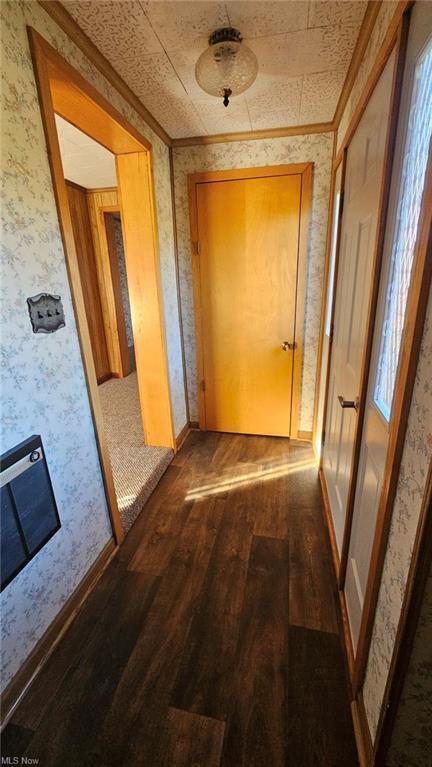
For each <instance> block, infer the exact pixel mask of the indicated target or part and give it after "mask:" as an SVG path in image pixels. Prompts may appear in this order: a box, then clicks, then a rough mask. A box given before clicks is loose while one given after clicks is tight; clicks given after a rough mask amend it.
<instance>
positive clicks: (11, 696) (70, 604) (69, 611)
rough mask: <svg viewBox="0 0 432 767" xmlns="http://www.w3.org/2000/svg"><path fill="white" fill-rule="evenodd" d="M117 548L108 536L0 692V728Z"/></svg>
mask: <svg viewBox="0 0 432 767" xmlns="http://www.w3.org/2000/svg"><path fill="white" fill-rule="evenodd" d="M117 548H118V546H116V544H115V541H114V538H110V540H109V541H108V543H107V544H106V546H105V547H104V548H103V549H102V551H101V553H100V554H99V556H98V557H97V559H96V561H95V562H93V564H92V566H91V567H90V569H89V570H88V572H87V573H86V575H85V576H84V578H83V579H82V581H81V582H80V583H79V585H78V586H77V588H76V589H75V591H74V592H73V594H72V595H71V596H70V597H69V599H68V600H67V602H66V603H65V604H64V605H63V607H62V609H61V610H60V612H59V613H58V614H57V615H56V617H55V618H54V620H53V622H52V623H51V624H50V625H49V626H48V628H47V630H46V631H45V633H44V634H43V636H42V637H41V638H40V639H39V641H38V642H37V644H36V645H35V647H34V648H33V650H32V652H31V653H30V655H29V656H28V658H27V659H26V660H25V661H24V663H23V665H22V666H21V668H20V670H19V671H18V672H17V673H16V674H15V676H14V677H13V679H12V680H11V681H10V682H9V684H8V686H7V687H6V688H5V690H4V692H3V693H2V696H1V710H2V725H1V729H3V728H4V727H5V726H6V724H7V723H8V721H9V719H10V717H11V716H12V714H13V712H14V711H15V709H16V707H17V706H18V704H19V702H20V700H21V698H22V697H23V695H24V694H25V693H26V692H27V690H28V688H29V687H30V685H31V684H32V683H33V681H34V680H35V679H36V677H37V675H38V674H39V672H40V671H41V669H42V668H43V666H44V665H45V663H46V662H47V660H48V658H49V657H50V655H51V653H52V652H53V650H54V648H55V647H56V645H57V644H58V643H59V642H60V640H61V638H62V637H63V635H64V634H65V633H66V631H67V629H68V628H69V626H70V624H71V623H72V621H73V620H74V618H75V617H76V616H77V614H78V612H79V610H80V608H81V607H82V605H83V603H84V601H85V599H86V598H87V596H88V595H89V593H90V592H91V591H92V590H93V589H94V587H95V586H96V583H97V582H98V580H99V578H100V577H101V575H102V573H103V572H104V570H105V568H106V567H107V565H108V564H109V562H110V561H111V559H112V557H113V555H114V553H115V552H116V551H117Z"/></svg>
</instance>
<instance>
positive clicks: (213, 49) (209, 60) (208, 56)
mask: <svg viewBox="0 0 432 767" xmlns="http://www.w3.org/2000/svg"><path fill="white" fill-rule="evenodd" d="M257 74H258V61H257V57H256V56H255V54H254V52H253V51H251V49H250V48H248V47H247V45H244V43H243V44H242V37H241V34H240V32H239V31H238V29H234V28H233V27H222V28H221V29H217V30H216V31H215V32H213V34H212V35H210V37H209V47H208V48H207V50H205V51H204V53H202V54H201V56H200V57H199V59H198V61H197V63H196V66H195V77H196V79H197V82H198V85H199V86H200V87H201V88H202V89H203V91H205V92H206V93H209V94H210V96H220V97H222V98H223V103H224V105H225V106H226V107H227V106H228V104H229V100H230V96H237V95H238V94H239V93H243V92H244V91H246V90H247V89H248V88H250V86H251V85H252V83H253V82H255V79H256V76H257Z"/></svg>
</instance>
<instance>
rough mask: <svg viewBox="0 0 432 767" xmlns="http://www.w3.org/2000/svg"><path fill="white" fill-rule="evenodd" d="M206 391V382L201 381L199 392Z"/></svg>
mask: <svg viewBox="0 0 432 767" xmlns="http://www.w3.org/2000/svg"><path fill="white" fill-rule="evenodd" d="M205 390H206V382H205V381H204V380H202V381H201V391H205Z"/></svg>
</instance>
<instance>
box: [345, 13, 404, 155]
mask: <svg viewBox="0 0 432 767" xmlns="http://www.w3.org/2000/svg"><path fill="white" fill-rule="evenodd" d="M412 5H413V0H402V1H401V2H399V3H398V5H397V8H396V10H395V13H394V16H393V18H392V20H391V22H390V25H389V28H388V30H387V33H386V36H385V38H384V40H383V43H382V45H381V48H380V49H379V51H378V54H377V57H376V59H375V62H374V65H373V67H372V70H371V72H370V74H369V77H368V79H367V81H366V84H365V86H364V88H363V91H362V93H361V96H360V98H359V100H358V102H357V105H356V107H355V110H354V112H353V115H352V117H351V119H350V121H349V124H348V127H347V130H346V132H345V136H344V137H343V140H342V142H341V143H340V144H339V149H338V150H337V152H336V157H335V160H334V166H337V165H339V163H340V161H341V156H342V153H343V151H344V149H345V148H346V147H348V145H349V143H350V141H351V139H352V137H353V135H354V133H355V130H356V128H357V125H358V124H359V122H360V120H361V118H362V116H363V112H364V111H365V109H366V107H367V105H368V102H369V99H370V97H371V95H372V93H373V91H374V88H375V86H376V84H377V82H378V80H379V78H380V77H381V74H382V71H383V69H384V67H385V65H386V64H387V61H388V59H389V57H390V54H391V52H392V50H393V48H394V47H395V45H396V44H397V43H398V41H399V30H400V26H401V23H402V21H403V19H404V16H405V15H406V13H407V11H408V10H409V9H410V8H411V6H412ZM337 127H338V126H337V125H336V128H337Z"/></svg>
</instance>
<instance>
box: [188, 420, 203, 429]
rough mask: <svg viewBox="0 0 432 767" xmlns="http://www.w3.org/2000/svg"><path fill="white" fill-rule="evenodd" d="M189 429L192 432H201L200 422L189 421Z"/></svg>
mask: <svg viewBox="0 0 432 767" xmlns="http://www.w3.org/2000/svg"><path fill="white" fill-rule="evenodd" d="M189 428H190V429H191V431H199V430H200V425H199V422H198V421H189Z"/></svg>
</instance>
